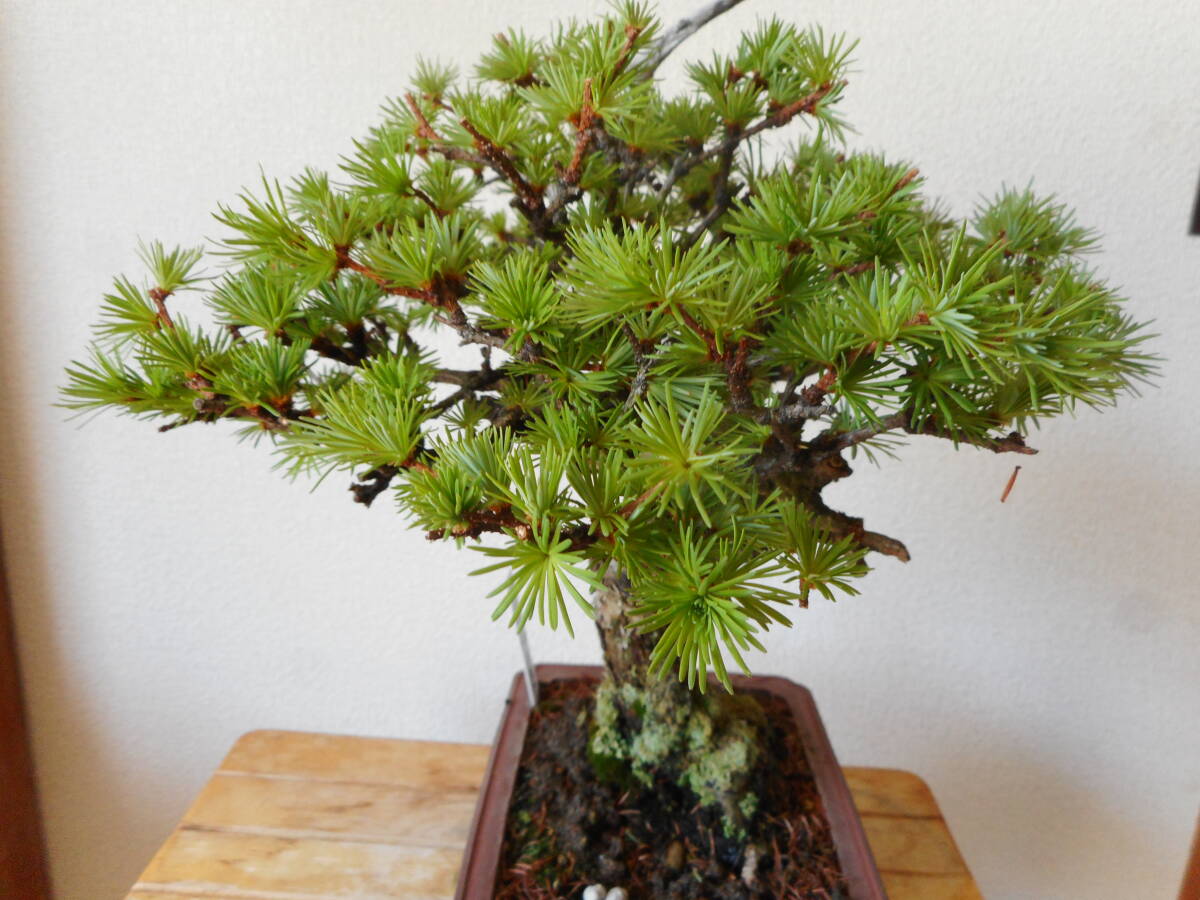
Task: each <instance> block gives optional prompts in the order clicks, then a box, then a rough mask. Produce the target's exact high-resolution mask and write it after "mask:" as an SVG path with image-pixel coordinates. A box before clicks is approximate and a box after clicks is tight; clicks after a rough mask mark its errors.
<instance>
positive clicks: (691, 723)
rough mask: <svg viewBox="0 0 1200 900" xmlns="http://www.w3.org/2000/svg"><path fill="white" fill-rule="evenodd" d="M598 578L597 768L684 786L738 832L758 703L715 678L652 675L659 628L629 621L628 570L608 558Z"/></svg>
mask: <svg viewBox="0 0 1200 900" xmlns="http://www.w3.org/2000/svg"><path fill="white" fill-rule="evenodd" d="M602 580H603V585H604V586H603V587H602V588H601V589H600V590H598V591H597V592H596V593H595V595H594V597H593V599H594V602H595V609H596V626H597V628H598V630H599V632H600V643H601V646H602V647H603V650H604V665H605V669H606V670H607V672H606V677H605V679H604V681H603V682H602V683H601V685H600V687H599V688H598V689H597V691H596V703H595V708H594V710H593V716H592V725H591V738H590V742H589V753H590V756H591V758H592V762H593V765H594V767H595V771H596V774H597V776H598V777H600V778H602V779H606V780H607V779H616V780H625V781H629V782H631V783H637V784H640V785H641V786H642V787H644V788H648V789H652V790H653V789H655V787H656V786H660V785H661V784H662V783H663V782H670V783H673V784H675V785H679V786H681V787H684V788H687V789H690V790H691V792H692V794H694V795H695V799H696V800H697V801H698V805H699V806H701V807H710V806H711V807H714V808H716V809H717V811H718V812H719V813H720V816H721V821H722V827H723V829H724V831H725V832H726V834H727V835H729V836H731V837H742V838H744V837H745V836H746V835H747V826H748V824H749V822H750V820H751V819H752V818H753V815H754V811H755V808H756V807H757V803H758V800H757V797H756V796H755V795H754V794H753V792H752V790H751V785H752V784H753V781H754V779H753V775H754V768H755V765H756V764H757V762H758V760H759V757H760V750H761V746H762V740H763V731H764V727H765V724H766V722H765V716H764V713H763V711H762V709H761V707H760V706H759V705H758V703H757V702H756V701H754V700H753V699H752V698H749V697H745V696H734V695H730V694H727V693H725V692H724V690H723V689H721V688H719V687H714V688H713V689H710V690H709V691H708V692H707V693H703V694H702V693H700V692H699V691H697V690H692V689H690V688H688V686H687V685H686V684H685V683H684V682H681V681H680V680H679V678H678V675H677V673H676V672H675V671H674V670H673V669H672V670H671V671H668V672H665V673H663V674H662V675H661V676H656V675H653V674H651V673H650V671H649V665H650V654H651V653H652V651H653V650H654V645H655V643H656V642H657V640H658V635H657V634H642V633H640V632H638V630H637V629H636V628H635V627H634V625H633V621H632V618H631V611H632V610H633V608H634V606H635V605H636V601H635V598H634V597H633V596H632V594H631V589H630V584H629V579H628V578H627V577H626V576H625V574H624V573H623V572H621V571H620V570H619V569H618V567H617V566H616V565H615V564H610V565H609V567H608V569H607V570H606V571H605V573H604V576H603V579H602ZM693 805H694V804H693V803H691V802H689V803H688V807H689V808H690V807H691V806H693Z"/></svg>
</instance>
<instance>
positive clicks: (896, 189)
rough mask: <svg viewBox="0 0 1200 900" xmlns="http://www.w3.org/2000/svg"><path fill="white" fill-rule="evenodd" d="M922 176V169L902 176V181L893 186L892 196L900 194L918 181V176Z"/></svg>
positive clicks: (911, 170)
mask: <svg viewBox="0 0 1200 900" xmlns="http://www.w3.org/2000/svg"><path fill="white" fill-rule="evenodd" d="M920 174H921V170H920V169H909V170H908V171H907V172H905V173H904V174H903V175H902V176H900V180H899V181H897V182H896V183H895V185H893V186H892V196H895V195H896V194H898V193H900V191H902V190H904V189H905V188H906V187H908V186H909V185H910V184H912V183H913V182H914V181H916V179H917V176H918V175H920Z"/></svg>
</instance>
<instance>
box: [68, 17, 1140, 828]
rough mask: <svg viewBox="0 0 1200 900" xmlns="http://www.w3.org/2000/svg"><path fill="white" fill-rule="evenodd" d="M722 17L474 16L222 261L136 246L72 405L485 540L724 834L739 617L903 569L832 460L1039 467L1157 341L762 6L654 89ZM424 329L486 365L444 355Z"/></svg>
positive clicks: (1076, 248)
mask: <svg viewBox="0 0 1200 900" xmlns="http://www.w3.org/2000/svg"><path fill="white" fill-rule="evenodd" d="M732 5H734V3H733V2H718V3H715V4H712V5H711V6H710V7H708V8H706V9H705V10H703V11H702V12H701V13H700V14H699V15H698V16H696V17H695V18H694V19H693V20H691V21H686V22H683V23H680V25H678V26H676V27H675V28H673V29H670V30H663V29H661V28H660V26H659V24H658V23H657V22H656V21H655V19H654V18H653V16H652V14H651V13H650V11H649V10H648V9H647V8H646V7H645V6H643V5H641V4H637V3H623V4H621V5H619V6H617V7H615V8H614V11H613V12H612V14H610V15H609V16H607V17H605V18H601V19H599V20H596V21H590V22H585V23H575V22H571V23H568V24H564V25H560V26H559V27H558V28H557V29H556V30H555V31H554V32H553V33H552V34H551V35H550V36H549V37H547V38H533V37H529V36H527V35H525V34H522V33H517V32H509V33H507V34H502V35H497V36H496V38H495V41H494V44H493V46H492V49H491V50H490V52H488V53H487V54H486V55H485V56H484V57H483V59H482V60H481V61H480V62H479V63H478V64H477V66H476V67H475V70H474V76H473V77H471V78H467V79H461V78H459V77H458V76H457V74H456V72H455V70H454V69H453V68H452V67H449V66H443V65H438V64H434V63H430V62H420V63H418V64H417V66H416V75H415V77H414V79H413V83H412V86H411V89H410V90H408V91H407V92H405V93H403V94H402V95H401V96H400V97H399V98H397V99H395V100H392V101H390V102H388V103H387V104H386V105H385V106H384V109H383V118H382V122H381V123H380V124H379V125H378V126H377V127H375V128H374V129H372V130H371V132H370V133H369V135H368V136H367V137H366V138H365V139H364V140H361V141H357V142H355V143H354V145H353V151H352V152H351V153H350V155H349V156H347V157H346V158H345V159H344V162H343V163H342V165H341V167H340V168H341V173H340V174H339V175H337V176H333V177H331V176H330V175H328V174H326V173H325V172H320V171H316V170H311V169H310V170H306V171H305V172H304V173H303V174H301V175H300V176H299V177H297V178H295V179H294V180H292V181H291V182H289V183H287V184H286V185H281V184H279V183H278V182H274V181H267V180H264V182H263V184H262V187H261V191H260V192H258V193H246V194H244V195H243V196H241V197H240V198H239V200H238V202H237V203H236V204H233V205H230V206H222V207H221V208H220V210H219V212H218V213H217V219H218V220H219V221H220V222H221V223H222V224H223V225H224V226H227V228H228V230H229V233H230V236H229V237H228V238H227V239H226V240H225V241H224V243H223V245H222V246H221V248H220V249H219V250H218V253H219V254H221V255H223V256H224V264H223V270H222V271H221V272H220V274H219V275H216V276H213V277H208V278H205V277H201V276H200V275H197V274H195V272H196V267H197V265H198V264H199V263H200V261H201V258H202V251H201V250H199V249H195V250H186V249H174V250H167V249H165V248H164V247H163V246H162V245H160V244H157V243H154V244H150V245H149V246H148V247H145V248H144V250H143V255H144V257H145V260H146V263H147V264H148V267H149V272H150V276H149V281H148V282H147V284H146V285H145V286H139V285H138V284H137V283H135V282H134V281H132V280H129V279H126V278H118V279H117V280H116V283H115V286H114V288H113V291H112V293H110V294H109V295H108V296H107V297H105V299H104V304H103V307H102V309H101V311H100V316H99V322H98V324H97V326H96V341H95V344H94V346H93V347H92V349H91V355H90V357H89V358H88V359H87V361H84V362H79V363H76V364H74V365H72V366H71V367H70V368H69V369H68V379H69V380H68V383H67V385H66V387H65V389H64V403H65V404H66V405H68V406H70V407H71V408H74V409H79V410H90V409H93V408H114V409H118V410H122V411H125V412H128V413H130V414H132V415H134V416H137V417H140V418H149V419H162V420H165V424H163V425H162V427H161V428H160V430H162V431H168V430H172V429H175V428H176V427H178V426H182V425H192V424H196V423H215V422H223V421H231V422H233V423H234V424H237V425H239V426H241V429H240V430H241V432H242V433H243V434H247V435H251V436H254V437H264V438H266V439H268V440H269V441H270V442H271V443H272V444H273V445H274V446H275V448H276V450H277V452H278V454H279V456H280V459H281V464H282V465H283V466H284V467H285V468H286V469H287V470H288V471H289V472H291V473H310V472H312V473H320V474H325V473H328V472H330V471H337V470H346V471H349V472H352V473H354V483H353V485H352V488H351V489H352V491H353V493H354V498H355V500H357V501H358V502H360V503H363V504H366V505H370V504H371V503H372V502H373V501H374V500H376V499H377V498H378V497H379V496H380V495H381V494H384V493H385V492H388V493H390V496H391V497H392V498H393V499H394V501H395V502H396V503H397V504H398V505H399V507H400V509H401V510H403V511H404V512H405V513H406V514H407V515H408V516H409V517H410V518H411V519H412V521H413V522H414V524H415V525H416V526H417V527H419V528H421V529H422V530H424V531H425V532H426V534H427V536H428V537H429V539H430V540H435V541H455V542H457V543H458V544H459V545H467V546H469V547H470V548H471V549H473V550H477V551H479V552H480V553H482V554H483V556H484V558H485V559H486V565H484V566H483V567H482V568H480V569H478V572H479V573H501V576H502V581H501V582H500V585H499V587H498V588H497V589H496V591H495V592H494V593H495V594H496V595H498V596H499V603H498V605H497V606H496V607H495V609H494V611H493V613H492V615H493V617H496V618H498V617H502V616H505V617H507V620H508V622H509V623H510V624H511V625H512V626H514V627H517V628H522V627H524V626H525V625H526V624H527V623H528V622H529V621H530V620H531V619H532V618H535V617H536V618H537V620H538V621H539V622H542V623H548V624H549V625H550V626H551V627H557V626H559V625H562V626H564V627H566V628H568V629H570V628H571V627H572V616H573V615H575V616H578V615H580V614H582V615H583V616H587V617H592V618H594V619H595V620H596V623H597V625H598V626H599V631H600V637H601V642H602V644H603V649H604V658H605V663H606V666H607V670H608V679H607V680H606V682H605V684H604V685H603V687H602V688H601V690H600V692H599V694H598V697H597V701H596V712H595V715H594V722H593V738H592V742H591V750H592V755H593V757H594V760H595V763H596V768H597V771H598V772H599V773H600V774H601V775H603V776H605V777H630V776H632V777H634V778H637V779H640V780H642V781H643V782H645V783H650V782H651V780H652V779H654V778H656V777H670V778H672V779H674V780H676V781H677V782H679V783H682V784H684V785H686V786H688V787H689V788H691V789H692V790H693V791H694V793H695V794H696V795H697V797H698V800H699V802H700V803H702V804H707V805H715V806H716V807H718V808H719V809H720V810H721V813H722V815H723V820H724V822H725V823H726V827H727V829H728V831H729V833H731V834H741V833H743V832H744V831H745V830H746V829H747V828H750V827H752V823H753V816H754V810H755V798H754V797H753V795H752V794H750V793H748V791H747V790H746V788H745V785H746V773H747V772H749V771H750V770H751V769H752V767H753V765H754V762H755V757H756V731H757V729H758V728H759V727H760V719H759V718H758V716H760V715H761V713H756V711H755V709H754V708H753V706H754V704H753V703H746V702H744V701H743V700H742V699H741V698H736V697H731V696H730V695H727V694H726V693H725V692H723V691H715V692H714V691H708V692H706V685H707V679H708V677H709V675H708V672H709V671H710V670H711V671H712V673H713V674H714V675H715V679H716V680H717V681H718V682H720V683H721V684H722V685H724V686H725V687H727V688H728V687H730V679H729V676H728V674H727V672H728V670H729V668H730V663H732V664H733V665H735V666H736V667H737V668H740V669H743V670H744V669H745V668H746V662H745V659H744V653H745V651H747V650H748V649H750V648H758V647H759V646H760V644H759V640H758V635H759V634H760V633H761V632H762V631H764V630H766V629H767V628H769V627H770V626H771V625H774V624H779V625H784V624H787V623H788V622H789V619H790V617H791V616H792V614H793V613H794V612H795V611H796V610H797V609H798V608H800V607H804V606H806V605H807V604H808V601H809V598H810V596H811V595H812V594H813V593H816V594H818V595H821V596H822V597H825V598H829V599H833V598H834V597H835V595H836V594H837V593H838V592H844V593H849V594H853V593H856V589H855V586H854V581H855V579H856V578H857V577H859V576H861V575H862V574H864V573H865V572H866V571H867V564H866V555H867V553H868V552H869V551H874V552H875V553H878V554H882V555H885V556H891V557H895V558H897V559H900V560H907V559H908V551H907V550H906V549H905V547H904V545H903V544H902V543H901V542H900V541H899V540H897V539H895V538H893V537H888V536H885V535H883V534H880V533H878V532H876V531H872V530H868V529H867V528H866V527H865V526H864V523H863V520H862V519H860V518H858V517H856V516H853V515H850V514H847V513H844V512H841V511H839V510H836V509H833V508H831V507H830V506H829V505H827V503H826V501H825V500H824V499H823V492H824V489H825V488H826V487H827V486H828V485H829V484H831V483H832V482H834V481H836V480H838V479H841V478H845V477H847V476H848V475H850V473H851V469H850V466H849V464H848V462H847V456H848V455H849V456H853V455H854V454H856V453H862V454H865V455H867V456H870V455H871V454H873V453H877V452H884V453H890V452H891V451H892V450H893V449H894V448H895V446H896V445H897V443H898V442H899V441H898V439H899V438H902V437H905V436H908V435H915V436H920V437H931V438H940V439H945V440H949V441H953V442H954V443H955V444H957V445H967V446H972V447H977V448H983V449H985V450H989V451H993V452H997V453H1006V452H1007V453H1019V454H1022V453H1032V452H1034V451H1033V450H1032V449H1031V448H1029V447H1028V446H1027V445H1026V443H1025V437H1024V435H1025V434H1026V433H1027V431H1028V430H1029V428H1030V427H1031V426H1032V425H1034V424H1035V423H1037V422H1039V421H1040V420H1042V419H1045V418H1049V417H1052V416H1055V415H1057V414H1059V413H1062V412H1064V411H1069V410H1071V409H1072V408H1074V407H1075V406H1076V405H1077V404H1087V405H1090V406H1103V405H1107V404H1110V403H1112V402H1113V401H1114V399H1115V398H1116V397H1117V395H1118V394H1119V393H1121V392H1122V391H1123V390H1125V389H1126V388H1128V387H1129V386H1130V384H1131V383H1132V382H1134V381H1136V380H1137V379H1140V378H1143V377H1144V376H1146V375H1147V374H1148V373H1149V372H1150V371H1151V369H1152V365H1153V360H1152V358H1151V357H1150V356H1149V355H1147V354H1146V353H1145V352H1144V351H1143V349H1142V343H1143V341H1144V339H1145V335H1144V330H1143V328H1142V326H1141V325H1139V324H1138V323H1136V322H1134V321H1132V320H1131V319H1130V318H1129V317H1128V316H1127V315H1126V314H1125V313H1124V312H1123V311H1122V301H1121V298H1120V297H1119V296H1117V295H1116V294H1115V293H1114V291H1113V290H1112V289H1110V288H1109V287H1108V286H1107V285H1106V284H1105V283H1104V281H1102V280H1101V279H1100V278H1099V277H1098V276H1097V275H1096V274H1095V273H1094V272H1093V271H1092V270H1091V269H1089V268H1088V267H1087V266H1086V265H1085V264H1084V263H1083V262H1082V261H1081V259H1082V255H1083V254H1084V253H1085V252H1087V251H1090V250H1092V249H1093V247H1094V238H1093V235H1092V233H1091V232H1090V231H1088V230H1086V229H1084V228H1081V227H1079V226H1078V225H1076V224H1075V221H1074V218H1073V216H1072V214H1071V213H1070V212H1068V211H1067V209H1066V208H1064V206H1062V205H1060V204H1059V203H1057V202H1056V201H1054V200H1053V199H1051V198H1044V197H1038V196H1036V195H1034V194H1033V193H1031V192H1030V191H1029V190H1001V191H1000V192H999V193H998V194H996V195H995V196H994V197H993V198H992V199H990V200H987V201H986V202H983V203H981V205H980V206H979V208H978V209H977V211H976V212H975V214H974V215H973V216H972V217H971V218H970V219H969V220H968V221H965V222H960V221H956V220H953V219H951V218H950V217H948V216H947V215H946V214H944V213H943V212H942V211H940V210H939V209H938V208H937V207H936V206H935V205H932V204H930V203H929V202H927V201H926V200H925V199H924V198H923V197H922V195H921V193H920V188H921V179H920V176H919V174H918V171H917V169H915V168H912V167H911V166H910V165H909V164H908V163H904V162H897V161H892V160H888V159H886V158H884V157H882V156H879V155H875V154H868V153H854V152H850V151H848V150H847V149H845V147H844V146H843V144H842V142H841V139H842V134H843V131H844V127H845V126H844V123H843V122H842V120H841V119H840V118H839V115H838V111H837V110H838V101H839V100H840V99H841V97H842V95H843V92H844V90H845V89H846V85H847V81H846V75H847V60H848V55H849V53H850V50H851V45H850V44H849V43H848V42H847V41H845V40H844V39H842V38H841V37H833V36H829V35H825V34H823V33H821V32H820V31H817V30H808V31H802V30H798V29H797V28H795V27H793V26H791V25H789V24H786V23H783V22H780V21H778V20H771V21H764V22H762V23H760V24H759V25H758V26H757V28H756V29H755V30H753V31H752V32H750V33H747V34H745V35H743V36H742V37H741V40H740V43H739V44H738V45H737V47H736V50H734V52H733V53H732V54H731V55H729V56H714V57H713V58H711V59H709V60H707V61H701V62H696V63H693V64H691V65H689V66H688V68H687V89H686V90H685V91H683V92H682V93H679V94H677V95H670V96H668V95H665V94H664V93H663V92H662V90H661V89H660V86H659V84H658V83H656V81H655V72H656V69H657V68H658V66H659V64H660V63H661V62H662V61H663V59H664V58H665V57H666V56H667V55H668V54H669V53H670V52H671V51H672V50H673V49H674V48H675V47H676V46H677V45H678V43H679V42H680V41H681V40H682V39H683V38H684V37H686V36H687V35H688V34H689V33H690V32H691V31H693V30H695V28H696V27H698V26H699V25H700V24H703V22H704V21H706V20H707V19H710V18H712V17H713V16H714V15H716V14H717V13H719V12H721V11H723V10H724V9H725V8H727V7H729V6H732ZM793 125H800V126H804V127H803V128H802V129H801V130H800V132H799V135H800V136H798V137H797V136H795V135H792V139H793V140H794V141H795V143H792V144H790V145H787V146H786V147H783V148H782V149H781V145H780V144H779V143H778V142H775V143H772V142H771V141H769V140H768V139H769V138H772V137H773V136H774V135H776V134H777V133H781V132H783V131H784V130H785V129H788V128H789V126H793ZM184 291H195V292H198V293H199V294H200V295H201V297H202V302H201V303H199V304H198V303H196V302H195V301H194V300H191V299H189V298H187V297H185V296H182V292H184ZM202 307H207V310H208V314H209V317H210V318H211V319H213V320H215V321H214V324H211V325H208V324H205V325H202V324H199V322H198V319H199V315H198V314H199V313H201V311H202ZM439 331H441V332H451V333H453V334H454V335H455V336H457V338H458V339H460V340H461V342H462V343H463V344H466V345H477V347H478V350H479V359H478V364H477V365H476V366H475V367H473V368H450V367H447V366H445V365H443V364H441V363H440V362H439V360H438V359H437V357H436V356H435V355H434V354H433V353H432V352H431V351H430V349H429V346H428V344H429V337H430V335H431V334H434V333H437V332H439ZM484 538H488V540H486V541H485V540H483V539H484ZM589 590H590V591H591V592H592V593H591V599H589V598H588V596H587V593H586V592H587V591H589ZM675 675H677V676H678V677H674V676H675Z"/></svg>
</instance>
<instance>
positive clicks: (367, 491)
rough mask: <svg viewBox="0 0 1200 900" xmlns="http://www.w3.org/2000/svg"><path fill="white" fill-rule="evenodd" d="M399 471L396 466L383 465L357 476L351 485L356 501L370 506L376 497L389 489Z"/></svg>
mask: <svg viewBox="0 0 1200 900" xmlns="http://www.w3.org/2000/svg"><path fill="white" fill-rule="evenodd" d="M399 471H400V470H399V468H397V467H396V466H389V465H383V466H376V467H375V468H374V469H371V470H370V471H369V472H363V473H362V474H361V475H357V476H355V477H356V479H357V480H356V481H355V483H354V484H352V485H350V492H351V493H352V494H354V502H355V503H361V504H362V505H363V506H368V507H369V506H370V505H371V504H372V503H373V502H374V501H375V498H376V497H378V496H379V495H380V494H382V493H383V492H384V491H385V490H387V488H388V485H390V484H391V483H392V479H393V478H395V477H396V475H397V473H398V472H399Z"/></svg>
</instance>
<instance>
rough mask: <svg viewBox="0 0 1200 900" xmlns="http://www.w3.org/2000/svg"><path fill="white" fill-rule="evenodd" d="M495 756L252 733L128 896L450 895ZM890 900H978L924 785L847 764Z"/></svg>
mask: <svg viewBox="0 0 1200 900" xmlns="http://www.w3.org/2000/svg"><path fill="white" fill-rule="evenodd" d="M488 749H489V748H488V747H486V746H482V745H474V744H437V743H429V742H425V741H399V740H386V739H381V738H359V737H342V736H338V735H329V734H306V733H302V732H289V731H253V732H251V733H250V734H247V735H245V736H244V737H242V738H241V739H240V740H239V741H238V742H237V743H236V744H235V745H234V747H233V749H232V750H230V751H229V755H228V756H226V757H225V761H224V762H223V763H221V767H220V768H219V769H218V770H217V771H216V773H215V774H214V775H213V777H212V780H210V781H209V782H208V784H207V785H206V786H205V788H204V790H203V791H201V793H200V796H199V797H197V798H196V802H195V803H193V804H192V807H191V809H189V810H188V811H187V814H186V815H185V816H184V817H183V821H182V822H181V823H180V824H179V827H178V828H176V829H175V831H174V833H173V834H172V835H171V836H170V837H169V838H168V839H167V842H166V843H165V844H164V845H163V847H162V849H161V850H159V852H158V855H157V856H155V857H154V859H153V860H152V861H151V862H150V865H149V866H147V867H146V871H145V872H143V873H142V877H141V878H140V879H139V880H138V882H137V884H135V885H134V886H133V890H132V891H131V892H130V894H129V895H128V897H127V898H126V900H198V898H203V900H216V898H221V900H334V898H338V900H346V898H353V900H367V898H370V900H394V898H404V900H418V898H420V900H442V898H449V897H452V896H453V895H454V882H455V878H456V876H457V874H458V865H459V860H460V857H461V855H462V849H463V844H464V843H465V842H466V837H467V829H468V828H469V826H470V823H471V815H472V813H473V811H474V808H475V795H476V792H477V791H478V788H479V784H480V781H481V780H482V778H483V770H484V766H485V765H486V763H487V757H488ZM845 772H846V778H847V780H848V781H849V783H850V789H851V791H852V792H853V794H854V800H855V803H856V804H857V806H858V809H859V812H860V813H861V814H862V817H863V822H864V824H865V826H866V830H867V837H868V839H869V840H870V843H871V849H872V850H873V851H874V853H875V859H876V862H877V863H878V864H879V868H880V870H881V871H882V873H883V880H884V882H885V883H886V885H887V889H888V893H889V895H890V896H891V898H892V900H972V898H979V897H980V896H981V895H980V893H979V890H978V889H977V888H976V886H975V882H974V880H973V879H972V878H971V873H970V872H969V871H968V870H967V867H966V864H965V863H964V862H963V859H962V856H961V854H960V853H959V852H958V847H957V846H955V843H954V838H953V837H952V836H951V835H950V831H949V829H948V828H947V827H946V823H945V822H944V821H943V820H942V814H941V811H940V810H939V809H938V805H937V802H936V801H935V800H934V799H933V794H932V793H930V790H929V788H928V786H927V785H926V784H925V782H924V781H922V780H921V779H920V778H918V777H917V776H916V775H913V774H912V773H911V772H901V771H897V770H895V769H863V768H847V769H846V770H845Z"/></svg>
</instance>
